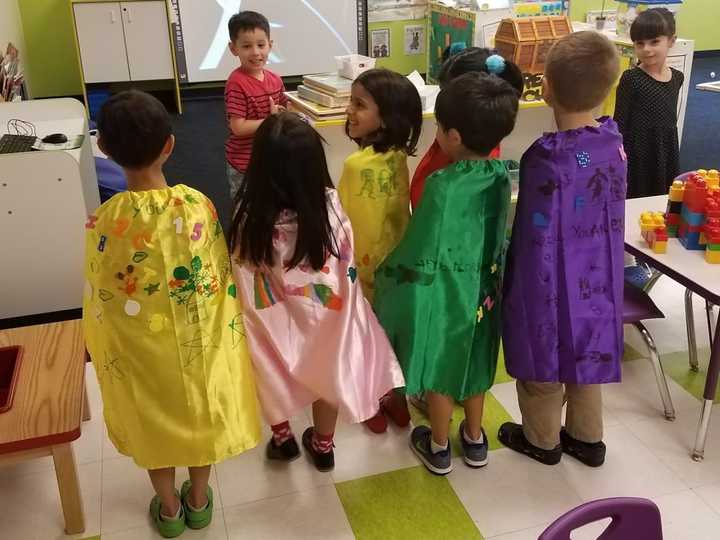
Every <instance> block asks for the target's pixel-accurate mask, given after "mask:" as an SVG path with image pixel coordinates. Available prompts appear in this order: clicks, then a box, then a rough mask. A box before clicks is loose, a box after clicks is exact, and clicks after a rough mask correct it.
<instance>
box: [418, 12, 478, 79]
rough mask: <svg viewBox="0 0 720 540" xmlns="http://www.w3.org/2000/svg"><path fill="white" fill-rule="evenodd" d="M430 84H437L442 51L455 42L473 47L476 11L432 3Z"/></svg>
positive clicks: (429, 52)
mask: <svg viewBox="0 0 720 540" xmlns="http://www.w3.org/2000/svg"><path fill="white" fill-rule="evenodd" d="M428 29H429V31H428V33H429V44H428V67H427V80H428V84H437V77H438V74H439V72H440V65H441V64H442V53H443V51H444V50H445V49H446V48H447V47H449V46H450V45H451V44H453V43H459V42H463V43H465V45H466V46H468V47H472V46H473V45H474V41H475V13H474V12H472V11H467V10H462V9H456V8H450V7H446V6H443V5H441V4H437V3H431V4H430V6H429V9H428Z"/></svg>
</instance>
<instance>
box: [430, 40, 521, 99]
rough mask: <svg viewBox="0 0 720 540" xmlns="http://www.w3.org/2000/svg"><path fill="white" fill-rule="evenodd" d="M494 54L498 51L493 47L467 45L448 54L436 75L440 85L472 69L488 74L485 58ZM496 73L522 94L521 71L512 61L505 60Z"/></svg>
mask: <svg viewBox="0 0 720 540" xmlns="http://www.w3.org/2000/svg"><path fill="white" fill-rule="evenodd" d="M494 54H498V53H497V51H495V50H493V49H486V48H484V47H468V48H467V49H464V50H462V51H460V52H459V53H457V54H455V55H452V56H449V57H448V59H447V60H446V61H445V62H443V65H442V67H441V68H440V74H439V75H438V80H439V81H440V86H445V85H446V84H447V83H449V82H450V81H451V80H453V79H454V78H456V77H459V76H460V75H464V74H465V73H471V72H473V71H475V72H479V73H488V74H489V73H490V72H489V71H488V67H487V59H488V58H490V57H491V56H492V55H494ZM496 75H497V76H498V77H500V78H501V79H503V80H505V81H507V82H508V83H510V86H512V87H513V88H514V89H515V90H517V92H518V94H522V92H523V86H524V85H523V76H522V71H520V68H519V67H518V66H517V65H516V64H515V63H514V62H511V61H509V60H505V69H504V70H503V72H502V73H496Z"/></svg>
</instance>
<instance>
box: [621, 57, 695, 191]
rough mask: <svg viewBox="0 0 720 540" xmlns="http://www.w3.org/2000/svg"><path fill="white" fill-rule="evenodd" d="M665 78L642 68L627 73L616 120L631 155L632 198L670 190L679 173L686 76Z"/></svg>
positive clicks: (675, 71) (629, 178)
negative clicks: (679, 120) (679, 112)
mask: <svg viewBox="0 0 720 540" xmlns="http://www.w3.org/2000/svg"><path fill="white" fill-rule="evenodd" d="M670 69H671V72H672V77H671V78H670V80H669V81H668V82H661V81H658V80H657V79H655V78H653V77H651V76H650V75H648V74H647V73H645V71H643V70H642V69H640V68H633V69H629V70H627V71H626V72H625V73H623V76H622V78H621V79H620V84H619V86H618V89H617V99H616V103H615V121H616V122H617V124H618V128H619V130H620V133H621V134H622V136H623V139H624V145H625V151H626V153H627V157H628V191H627V194H628V198H635V197H649V196H651V195H663V194H667V192H668V188H669V186H670V184H671V183H672V181H673V179H674V178H675V177H676V176H677V175H678V173H679V170H678V169H679V159H680V148H679V143H678V130H677V107H678V99H679V95H680V89H681V88H682V85H683V81H684V76H683V74H682V73H681V72H680V71H678V70H676V69H672V68H670Z"/></svg>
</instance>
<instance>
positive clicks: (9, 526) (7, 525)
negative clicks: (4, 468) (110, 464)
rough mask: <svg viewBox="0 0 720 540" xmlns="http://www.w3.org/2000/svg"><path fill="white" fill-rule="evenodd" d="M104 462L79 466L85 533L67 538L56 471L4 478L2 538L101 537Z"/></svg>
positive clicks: (0, 500)
mask: <svg viewBox="0 0 720 540" xmlns="http://www.w3.org/2000/svg"><path fill="white" fill-rule="evenodd" d="M101 466H102V464H101V462H99V461H98V462H95V463H89V464H87V465H81V466H79V467H78V477H79V478H80V490H81V494H82V499H83V506H84V510H85V532H84V533H82V534H79V535H71V536H67V535H65V531H64V529H65V521H64V518H63V513H62V507H61V505H60V495H59V493H58V487H57V478H56V477H55V471H54V470H48V471H41V472H35V473H30V474H25V475H13V476H6V477H4V478H2V479H0V508H2V512H3V518H2V527H0V529H1V530H2V532H0V537H2V538H7V539H8V540H10V539H13V540H14V539H18V540H20V539H22V540H55V539H57V540H61V539H67V540H71V539H76V538H86V537H89V536H93V535H98V534H100V491H101Z"/></svg>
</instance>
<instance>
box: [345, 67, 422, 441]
mask: <svg viewBox="0 0 720 540" xmlns="http://www.w3.org/2000/svg"><path fill="white" fill-rule="evenodd" d="M421 128H422V103H421V101H420V95H419V94H418V91H417V89H416V88H415V87H414V86H413V85H412V83H411V82H410V81H409V80H408V79H407V77H403V76H402V75H400V74H398V73H395V72H394V71H389V70H387V69H371V70H370V71H366V72H365V73H362V74H361V75H360V76H359V77H358V78H357V79H355V82H354V83H353V85H352V90H351V96H350V105H349V106H348V108H347V122H346V124H345V133H347V135H348V137H350V138H351V139H352V140H354V141H355V142H356V143H357V144H358V145H359V146H360V149H359V150H358V151H357V152H354V153H353V154H351V155H350V156H348V158H347V159H346V160H345V166H344V168H343V173H342V177H341V178H340V182H339V184H338V193H339V194H340V200H341V201H342V205H343V207H344V208H345V211H346V212H347V214H348V217H349V218H350V222H351V223H352V227H353V233H354V234H355V260H356V261H357V264H358V275H359V277H360V282H361V283H362V288H363V293H364V294H365V297H366V298H368V300H370V301H371V302H372V301H373V296H374V291H375V284H374V282H375V279H374V274H375V269H376V268H377V267H378V265H379V264H380V263H381V262H382V261H383V259H385V257H386V256H387V254H388V253H390V252H391V251H392V250H393V248H394V247H395V246H396V245H397V244H398V242H400V240H401V239H402V237H403V235H404V234H405V228H406V227H407V224H408V220H409V219H410V190H409V187H410V182H409V180H410V173H409V170H408V166H407V157H408V155H414V154H415V149H416V147H417V143H418V139H419V138H420V130H421ZM383 411H385V412H386V413H388V415H389V416H390V417H391V418H392V419H393V421H394V422H395V423H396V424H397V425H399V426H401V427H405V426H407V425H408V423H409V422H410V415H409V413H408V410H407V404H406V403H405V397H404V396H401V395H397V394H395V393H394V392H393V393H391V394H390V395H389V396H387V398H385V399H383V400H382V406H381V407H378V410H377V414H376V415H375V416H374V417H373V418H372V419H370V420H369V421H368V422H366V425H367V427H368V428H369V429H370V430H371V431H373V432H375V433H383V432H384V431H385V430H387V420H386V418H385V416H384V413H383Z"/></svg>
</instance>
